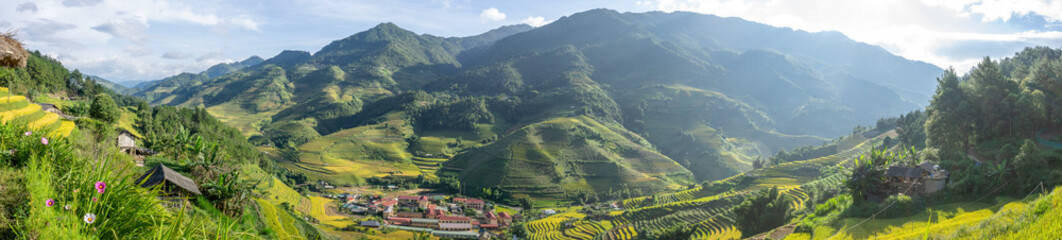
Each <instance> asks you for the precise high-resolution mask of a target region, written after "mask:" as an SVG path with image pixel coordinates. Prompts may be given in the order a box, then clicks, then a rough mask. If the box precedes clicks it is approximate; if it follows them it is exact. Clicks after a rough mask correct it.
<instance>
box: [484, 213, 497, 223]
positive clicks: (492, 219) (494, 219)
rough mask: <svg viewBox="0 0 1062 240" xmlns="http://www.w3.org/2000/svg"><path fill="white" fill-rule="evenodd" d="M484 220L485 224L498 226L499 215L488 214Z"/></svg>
mask: <svg viewBox="0 0 1062 240" xmlns="http://www.w3.org/2000/svg"><path fill="white" fill-rule="evenodd" d="M483 220H484V221H483V222H484V223H486V224H494V225H495V226H497V225H498V215H495V214H494V212H487V214H484V215H483Z"/></svg>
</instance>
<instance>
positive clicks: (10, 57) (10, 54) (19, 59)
mask: <svg viewBox="0 0 1062 240" xmlns="http://www.w3.org/2000/svg"><path fill="white" fill-rule="evenodd" d="M15 35H16V33H15V32H7V33H3V34H0V66H4V67H12V68H14V67H18V68H24V67H26V59H29V52H27V51H26V49H25V48H23V47H22V43H20V42H19V41H18V39H17V38H15Z"/></svg>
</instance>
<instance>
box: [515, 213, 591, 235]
mask: <svg viewBox="0 0 1062 240" xmlns="http://www.w3.org/2000/svg"><path fill="white" fill-rule="evenodd" d="M585 216H586V215H583V214H581V213H561V214H556V215H553V216H550V217H547V218H543V219H539V220H534V221H531V222H528V223H527V225H525V227H526V228H527V231H528V232H529V233H528V238H530V239H549V240H553V239H571V238H570V237H567V236H565V235H564V232H563V229H562V228H563V227H564V226H563V225H562V224H561V223H562V222H564V221H566V220H569V219H573V218H575V219H578V218H583V217H585Z"/></svg>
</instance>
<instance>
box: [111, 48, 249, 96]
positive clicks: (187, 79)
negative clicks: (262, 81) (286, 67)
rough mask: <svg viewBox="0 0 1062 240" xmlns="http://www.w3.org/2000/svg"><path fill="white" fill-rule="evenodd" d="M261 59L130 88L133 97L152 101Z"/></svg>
mask: <svg viewBox="0 0 1062 240" xmlns="http://www.w3.org/2000/svg"><path fill="white" fill-rule="evenodd" d="M262 61H264V60H262V58H261V57H258V56H251V57H249V58H247V59H244V60H243V61H239V62H233V63H219V64H217V65H214V66H211V67H210V68H208V69H207V70H205V71H202V72H199V73H187V72H186V73H181V74H177V75H174V76H170V77H166V78H163V79H159V80H153V81H144V82H140V83H137V84H136V85H134V86H133V87H132V88H134V89H137V91H136V93H135V94H134V96H138V97H143V98H145V99H147V100H148V101H153V100H154V98H155V97H156V96H158V95H167V94H169V93H170V92H169V91H172V90H173V89H176V88H179V87H182V86H190V85H196V84H198V83H200V82H203V81H206V80H208V79H211V78H215V77H219V76H222V75H225V74H228V73H231V72H234V71H237V70H240V69H243V68H246V67H250V66H254V65H258V64H259V63H262Z"/></svg>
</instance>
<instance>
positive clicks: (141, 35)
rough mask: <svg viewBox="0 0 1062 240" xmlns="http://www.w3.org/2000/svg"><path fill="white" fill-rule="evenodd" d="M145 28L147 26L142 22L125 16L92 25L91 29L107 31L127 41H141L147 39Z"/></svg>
mask: <svg viewBox="0 0 1062 240" xmlns="http://www.w3.org/2000/svg"><path fill="white" fill-rule="evenodd" d="M147 28H148V26H147V25H146V24H144V23H143V22H140V21H138V20H136V19H132V18H126V19H112V20H110V21H108V22H106V23H103V24H100V25H96V26H94V27H92V30H96V31H100V32H102V33H107V34H110V35H111V36H114V37H117V38H124V39H127V40H129V41H133V42H137V43H142V42H143V41H144V40H146V39H147V36H146V34H147V33H146V32H147Z"/></svg>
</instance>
